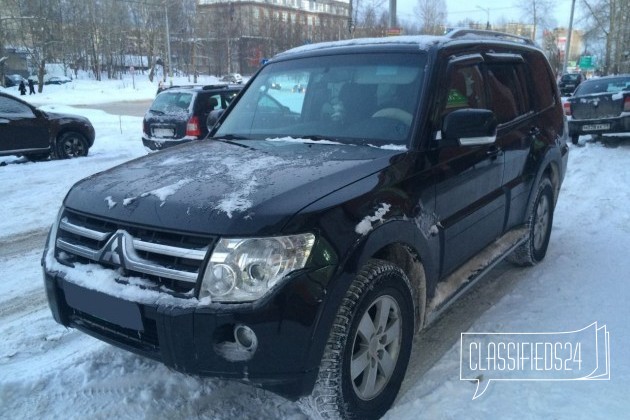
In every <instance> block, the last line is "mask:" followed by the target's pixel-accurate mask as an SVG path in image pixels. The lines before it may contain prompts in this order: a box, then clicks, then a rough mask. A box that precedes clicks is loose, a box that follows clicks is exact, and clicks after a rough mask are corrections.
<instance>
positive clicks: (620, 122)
mask: <svg viewBox="0 0 630 420" xmlns="http://www.w3.org/2000/svg"><path fill="white" fill-rule="evenodd" d="M564 109H565V114H567V115H568V116H570V118H569V135H570V136H571V142H572V143H573V144H578V141H579V139H580V135H585V134H591V135H593V136H600V135H602V134H615V133H630V74H625V75H618V76H606V77H599V78H596V79H590V80H587V81H585V82H583V83H582V84H581V85H580V86H578V88H577V89H576V90H575V92H574V93H573V96H572V97H570V98H569V99H567V101H566V102H565V103H564Z"/></svg>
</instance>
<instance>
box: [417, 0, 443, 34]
mask: <svg viewBox="0 0 630 420" xmlns="http://www.w3.org/2000/svg"><path fill="white" fill-rule="evenodd" d="M414 12H415V14H416V16H417V17H418V20H419V21H420V32H421V33H424V34H432V35H439V34H443V33H444V29H445V28H446V14H447V11H446V1H445V0H418V3H417V4H416V8H415V9H414Z"/></svg>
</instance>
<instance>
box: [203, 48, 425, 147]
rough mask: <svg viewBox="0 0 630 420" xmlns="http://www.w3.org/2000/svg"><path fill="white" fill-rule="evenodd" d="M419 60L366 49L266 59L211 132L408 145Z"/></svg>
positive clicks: (419, 83)
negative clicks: (332, 53)
mask: <svg viewBox="0 0 630 420" xmlns="http://www.w3.org/2000/svg"><path fill="white" fill-rule="evenodd" d="M425 62H426V57H425V55H424V54H400V53H380V54H375V53H370V54H347V55H331V56H323V57H311V58H302V59H294V60H287V61H280V62H277V63H270V64H268V65H267V66H266V67H265V68H263V69H262V71H261V72H260V73H259V74H258V76H256V78H255V80H253V81H252V83H251V85H250V86H249V88H248V89H247V91H246V92H245V93H244V95H243V96H242V97H241V98H240V99H239V101H238V103H237V104H236V106H235V107H234V108H233V109H232V111H231V112H230V114H229V115H227V117H226V119H225V120H224V121H223V123H222V125H221V126H220V127H219V129H218V130H217V132H216V133H215V135H214V136H215V137H219V138H220V137H231V138H247V139H277V138H287V137H291V138H293V139H309V140H318V141H320V140H330V141H336V142H343V143H351V144H376V145H386V144H396V145H407V143H408V142H409V137H410V135H411V127H412V126H413V121H414V118H415V117H414V116H415V110H416V109H417V107H418V100H419V99H418V98H419V97H420V91H421V88H422V81H423V77H424V74H423V73H424V72H423V69H424V66H425Z"/></svg>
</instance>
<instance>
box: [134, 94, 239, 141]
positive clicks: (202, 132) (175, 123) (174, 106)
mask: <svg viewBox="0 0 630 420" xmlns="http://www.w3.org/2000/svg"><path fill="white" fill-rule="evenodd" d="M242 88H243V87H242V86H240V85H208V86H196V85H193V86H173V87H171V88H167V89H165V90H162V91H161V92H160V94H159V95H158V96H157V97H156V98H155V100H154V101H153V104H151V107H150V108H149V110H148V111H147V112H146V114H145V115H144V121H143V124H142V143H143V144H144V146H145V147H148V148H149V149H150V150H160V149H163V148H166V147H169V146H174V145H176V144H180V143H186V142H189V141H191V140H198V139H202V138H204V137H206V136H207V135H208V126H207V124H206V121H207V119H208V115H209V114H210V113H211V112H212V111H215V110H219V109H225V108H227V107H228V105H229V104H230V102H231V101H232V99H234V97H235V96H236V95H237V94H238V93H239V92H240V90H241V89H242Z"/></svg>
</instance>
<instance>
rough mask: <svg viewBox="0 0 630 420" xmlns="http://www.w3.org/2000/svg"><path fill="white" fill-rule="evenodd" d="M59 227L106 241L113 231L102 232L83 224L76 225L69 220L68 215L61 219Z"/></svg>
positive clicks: (89, 237) (96, 239)
mask: <svg viewBox="0 0 630 420" xmlns="http://www.w3.org/2000/svg"><path fill="white" fill-rule="evenodd" d="M59 229H63V230H65V231H67V232H70V233H74V234H75V235H79V236H84V237H86V238H88V239H93V240H95V241H104V240H105V239H107V237H108V236H109V235H111V232H101V231H98V230H94V229H88V228H86V227H83V226H78V225H74V224H72V223H70V222H69V221H68V218H67V217H64V218H63V219H61V222H60V223H59Z"/></svg>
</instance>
